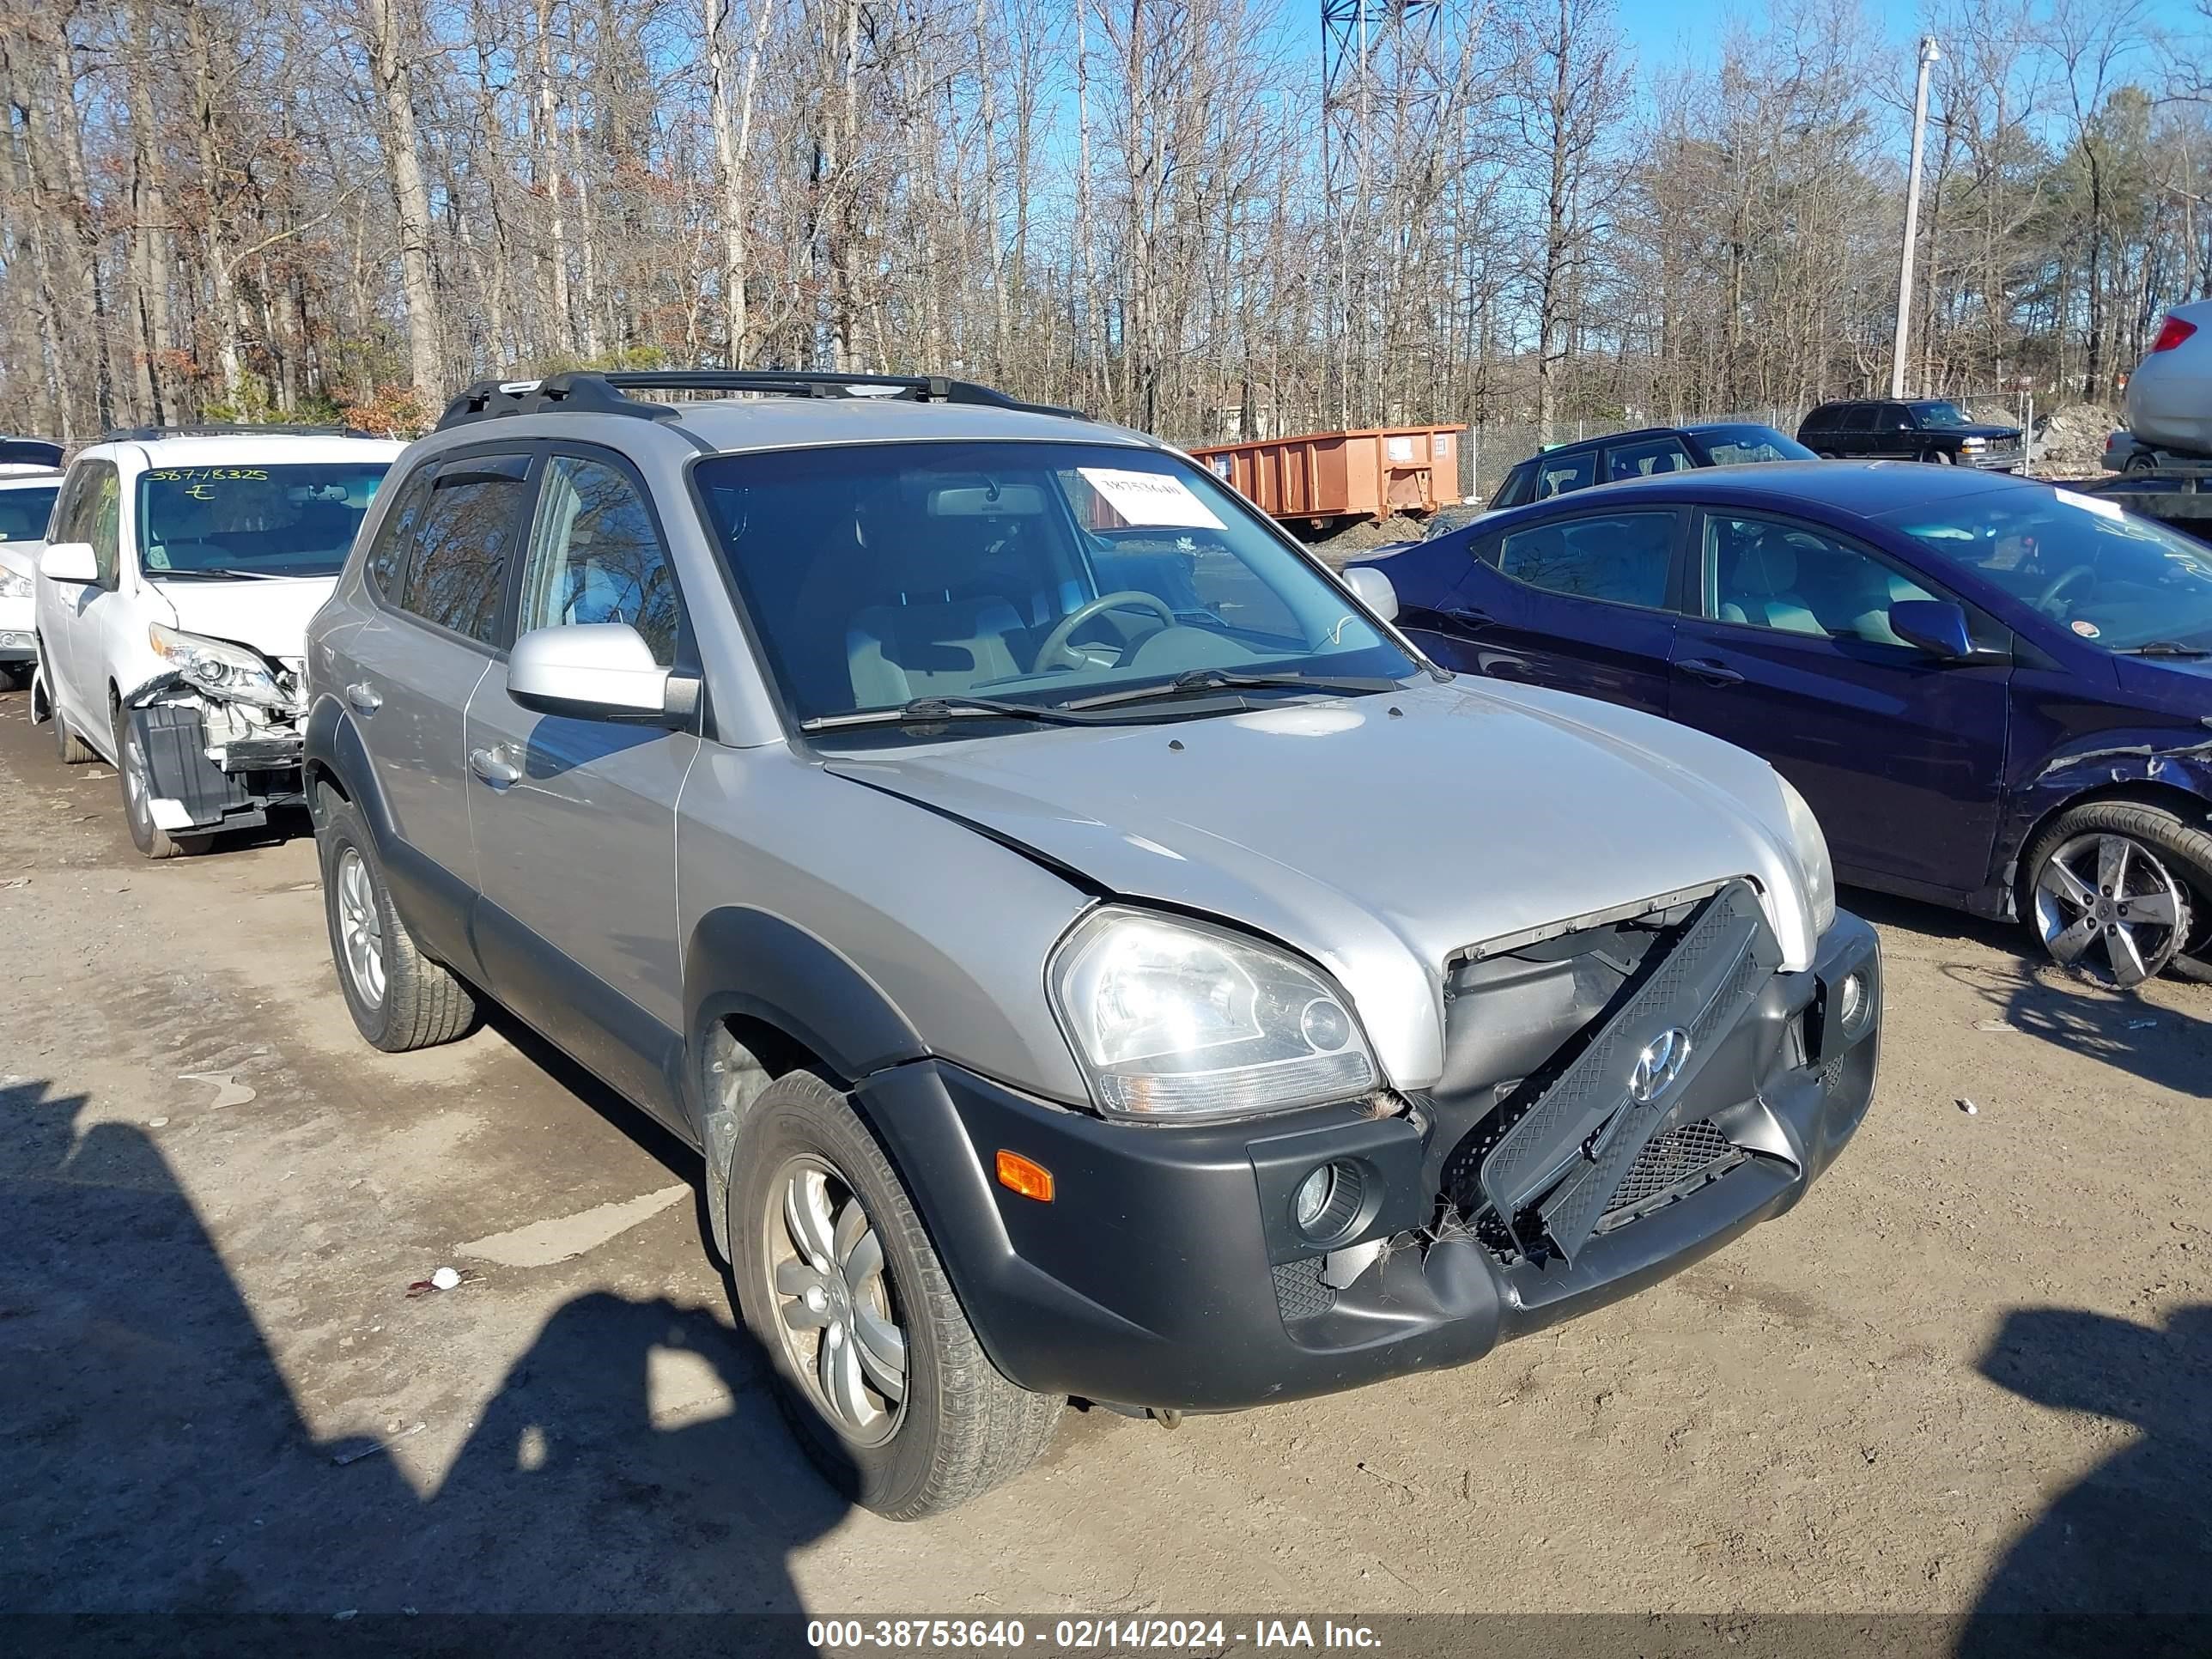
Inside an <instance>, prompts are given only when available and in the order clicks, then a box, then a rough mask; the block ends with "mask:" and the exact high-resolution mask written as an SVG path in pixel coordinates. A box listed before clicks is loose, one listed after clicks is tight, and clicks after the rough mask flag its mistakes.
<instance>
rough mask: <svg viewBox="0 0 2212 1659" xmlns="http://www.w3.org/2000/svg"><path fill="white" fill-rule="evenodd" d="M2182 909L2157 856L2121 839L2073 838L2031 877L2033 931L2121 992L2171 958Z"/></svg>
mask: <svg viewBox="0 0 2212 1659" xmlns="http://www.w3.org/2000/svg"><path fill="white" fill-rule="evenodd" d="M2187 910H2188V900H2187V898H2186V897H2185V895H2184V893H2183V891H2182V888H2181V884H2180V883H2179V882H2178V881H2176V880H2175V879H2174V878H2173V876H2172V873H2171V872H2169V871H2168V870H2167V869H2166V866H2165V865H2164V864H2163V863H2162V862H2161V861H2160V859H2159V857H2158V855H2157V854H2155V853H2154V852H2153V851H2152V850H2151V849H2150V848H2148V847H2146V846H2144V845H2143V844H2142V842H2139V841H2136V840H2133V839H2131V838H2130V837H2129V836H2115V835H2106V834H2090V835H2083V836H2075V837H2074V838H2073V839H2072V840H2071V841H2069V842H2063V843H2062V844H2061V845H2060V847H2059V848H2058V850H2057V852H2055V853H2053V854H2051V857H2050V859H2049V860H2048V861H2047V862H2046V863H2045V865H2044V866H2043V868H2042V870H2041V871H2040V872H2039V873H2038V874H2037V876H2036V878H2035V927H2036V931H2037V932H2038V933H2040V934H2041V935H2042V937H2043V942H2044V944H2045V945H2046V946H2048V947H2049V949H2050V951H2051V955H2052V956H2053V957H2056V958H2057V960H2058V961H2060V962H2062V963H2065V964H2066V965H2067V966H2069V967H2071V968H2075V969H2081V971H2082V972H2084V973H2086V974H2087V975H2089V976H2090V977H2091V978H2093V979H2099V980H2102V981H2105V982H2106V983H2107V984H2112V985H2116V986H2120V987H2127V986H2131V985H2140V984H2141V983H2142V981H2145V980H2147V979H2151V978H2154V977H2155V976H2156V975H2158V974H2159V973H2160V970H2162V969H2164V968H2165V967H2166V963H2169V962H2171V961H2172V959H2173V954H2174V952H2175V951H2177V950H2178V949H2179V948H2180V945H2181V943H2182V922H2183V918H2184V916H2185V915H2186V914H2187ZM2100 959H2101V966H2100Z"/></svg>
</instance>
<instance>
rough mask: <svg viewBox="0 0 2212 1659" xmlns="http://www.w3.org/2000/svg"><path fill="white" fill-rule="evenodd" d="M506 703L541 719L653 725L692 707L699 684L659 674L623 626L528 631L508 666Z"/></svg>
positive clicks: (649, 653)
mask: <svg viewBox="0 0 2212 1659" xmlns="http://www.w3.org/2000/svg"><path fill="white" fill-rule="evenodd" d="M698 695H699V683H698V681H696V680H695V679H692V678H689V677H688V676H684V675H679V674H677V673H676V672H674V671H672V670H670V669H666V668H663V667H662V666H661V665H659V663H657V662H655V661H654V660H653V647H651V646H649V645H647V643H646V642H645V636H644V635H642V634H641V633H639V632H638V631H637V629H635V628H632V627H631V626H630V625H629V623H568V624H566V625H565V626H562V627H560V628H538V629H532V630H531V631H530V632H529V633H527V634H525V635H523V636H522V637H521V638H520V639H519V640H517V641H515V642H514V649H513V651H512V652H510V653H508V654H507V696H510V697H512V698H513V699H514V700H515V702H519V703H520V704H521V705H522V706H523V707H524V708H530V709H534V710H536V711H537V712H538V714H565V715H567V716H568V717H569V718H570V719H572V720H646V721H658V720H670V719H672V718H675V717H678V716H681V715H686V714H690V712H691V710H692V709H693V708H695V707H696V705H697V702H698Z"/></svg>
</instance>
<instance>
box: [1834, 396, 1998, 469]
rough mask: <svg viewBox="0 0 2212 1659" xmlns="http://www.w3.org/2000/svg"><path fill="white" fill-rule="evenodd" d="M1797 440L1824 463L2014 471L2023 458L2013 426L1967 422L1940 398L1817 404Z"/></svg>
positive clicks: (1856, 399)
mask: <svg viewBox="0 0 2212 1659" xmlns="http://www.w3.org/2000/svg"><path fill="white" fill-rule="evenodd" d="M1797 441H1798V442H1800V443H1802V444H1803V445H1805V446H1806V447H1808V448H1809V449H1810V450H1812V452H1813V453H1814V454H1816V455H1818V456H1820V459H1823V460H1838V459H1840V460H1850V461H1879V460H1895V461H1934V462H1936V463H1937V464H1938V465H1943V466H1978V467H1984V468H1986V469H1987V470H1989V471H1992V472H2016V471H2019V470H2020V465H2021V461H2022V460H2023V459H2026V457H2025V456H2024V454H2023V453H2022V452H2021V442H2020V428H2018V427H2016V426H1990V425H1987V424H1984V422H1978V421H1970V420H1968V419H1967V418H1966V411H1964V410H1961V409H1960V407H1959V405H1958V404H1954V403H1951V402H1949V401H1948V400H1947V399H1945V398H1919V399H1917V400H1916V401H1913V402H1910V403H1900V402H1896V401H1893V400H1892V399H1889V398H1848V399H1846V400H1844V401H1843V402H1841V403H1833V404H1821V405H1820V407H1819V408H1818V409H1816V410H1814V411H1813V412H1812V413H1811V414H1810V415H1808V416H1806V417H1805V420H1804V423H1803V424H1802V425H1801V426H1800V427H1799V428H1797Z"/></svg>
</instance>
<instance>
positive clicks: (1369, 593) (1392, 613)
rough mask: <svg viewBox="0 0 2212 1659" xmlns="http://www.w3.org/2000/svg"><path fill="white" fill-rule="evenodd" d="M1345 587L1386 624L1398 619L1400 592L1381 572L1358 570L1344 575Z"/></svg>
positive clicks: (1348, 571)
mask: <svg viewBox="0 0 2212 1659" xmlns="http://www.w3.org/2000/svg"><path fill="white" fill-rule="evenodd" d="M1344 585H1345V586H1346V587H1349V588H1350V589H1351V590H1352V592H1354V593H1355V594H1357V595H1358V598H1359V602H1360V603H1361V604H1362V605H1365V606H1366V607H1367V608H1368V609H1369V610H1370V611H1373V612H1374V613H1375V614H1376V616H1378V617H1382V618H1383V621H1384V622H1395V621H1396V620H1397V619H1398V590H1397V589H1396V588H1395V587H1393V586H1391V585H1390V579H1389V577H1388V576H1386V575H1384V574H1383V573H1382V572H1381V571H1379V570H1372V569H1366V568H1362V569H1358V570H1347V571H1346V572H1345V573H1344Z"/></svg>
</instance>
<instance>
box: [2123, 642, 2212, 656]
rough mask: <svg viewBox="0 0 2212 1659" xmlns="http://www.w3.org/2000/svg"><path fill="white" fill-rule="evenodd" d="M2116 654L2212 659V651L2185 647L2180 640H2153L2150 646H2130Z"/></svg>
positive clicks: (2201, 647) (2196, 647)
mask: <svg viewBox="0 0 2212 1659" xmlns="http://www.w3.org/2000/svg"><path fill="white" fill-rule="evenodd" d="M2114 654H2116V655H2118V656H2122V657H2212V650H2207V649H2206V648H2205V647H2203V646H2201V645H2184V644H2182V643H2181V642H2180V641H2178V640H2153V641H2151V642H2150V643H2149V644H2148V645H2130V646H2127V647H2124V648H2123V649H2121V650H2120V651H2118V652H2117V653H2114Z"/></svg>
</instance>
